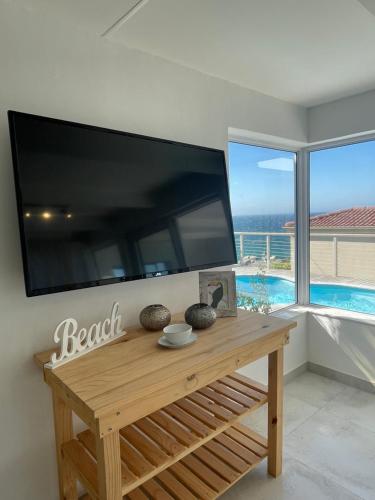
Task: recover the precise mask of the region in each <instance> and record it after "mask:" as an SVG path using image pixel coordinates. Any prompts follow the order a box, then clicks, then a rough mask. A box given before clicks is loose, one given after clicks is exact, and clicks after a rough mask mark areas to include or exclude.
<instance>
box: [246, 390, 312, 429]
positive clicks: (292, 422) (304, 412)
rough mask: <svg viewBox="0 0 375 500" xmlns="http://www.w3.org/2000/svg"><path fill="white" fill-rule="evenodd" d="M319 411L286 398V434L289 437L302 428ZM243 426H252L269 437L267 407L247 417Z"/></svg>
mask: <svg viewBox="0 0 375 500" xmlns="http://www.w3.org/2000/svg"><path fill="white" fill-rule="evenodd" d="M318 410H319V408H317V407H316V406H312V405H310V404H309V403H305V402H304V401H301V400H300V399H297V398H294V397H293V396H286V397H285V398H284V434H285V436H287V435H288V434H289V433H290V432H292V431H293V430H294V429H296V428H297V427H298V426H300V425H301V424H302V423H303V422H305V420H306V419H308V418H309V417H311V416H312V415H313V414H314V413H316V412H317V411H318ZM241 422H242V423H243V424H245V425H248V426H250V427H251V428H252V429H254V430H255V431H256V432H259V433H260V434H262V435H263V436H267V405H264V406H262V407H261V408H259V410H257V411H255V412H254V413H252V414H250V415H249V416H248V417H245V418H244V419H243V420H242V421H241Z"/></svg>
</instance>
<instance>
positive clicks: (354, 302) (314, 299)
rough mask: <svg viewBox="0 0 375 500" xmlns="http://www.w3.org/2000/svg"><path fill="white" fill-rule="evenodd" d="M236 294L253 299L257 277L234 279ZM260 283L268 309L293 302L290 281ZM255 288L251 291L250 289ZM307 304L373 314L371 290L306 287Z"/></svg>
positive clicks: (374, 305)
mask: <svg viewBox="0 0 375 500" xmlns="http://www.w3.org/2000/svg"><path fill="white" fill-rule="evenodd" d="M236 283H237V292H239V293H241V292H242V293H244V294H249V295H252V296H256V289H257V288H258V287H259V277H258V276H244V275H240V276H237V277H236ZM261 283H263V284H264V287H265V289H266V291H267V293H268V300H269V302H270V304H271V305H276V304H282V305H288V304H293V303H294V302H295V285H294V282H293V281H290V280H287V279H285V278H279V277H277V276H264V277H262V278H261ZM254 287H255V289H254ZM310 302H311V303H312V304H319V305H323V306H331V307H337V308H339V309H347V310H349V311H357V312H363V313H369V314H375V290H370V289H368V288H357V287H352V286H344V285H326V284H316V283H313V284H311V285H310Z"/></svg>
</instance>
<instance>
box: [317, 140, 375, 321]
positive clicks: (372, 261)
mask: <svg viewBox="0 0 375 500" xmlns="http://www.w3.org/2000/svg"><path fill="white" fill-rule="evenodd" d="M310 302H311V303H313V304H321V305H325V306H332V307H336V308H341V309H347V310H351V311H357V312H364V313H370V314H375V141H366V142H360V143H356V144H348V145H344V146H339V147H334V148H332V147H331V148H326V149H321V150H319V151H313V152H311V153H310Z"/></svg>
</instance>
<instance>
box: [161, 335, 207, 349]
mask: <svg viewBox="0 0 375 500" xmlns="http://www.w3.org/2000/svg"><path fill="white" fill-rule="evenodd" d="M197 338H198V335H197V334H196V333H191V334H190V337H189V338H188V339H187V341H186V342H184V343H183V344H178V345H177V344H171V343H170V342H168V340H167V339H166V337H165V335H163V336H162V337H160V339H159V340H158V344H159V345H161V346H163V347H168V349H180V348H181V347H186V346H188V345H190V344H193V343H194V342H195V341H196V340H197Z"/></svg>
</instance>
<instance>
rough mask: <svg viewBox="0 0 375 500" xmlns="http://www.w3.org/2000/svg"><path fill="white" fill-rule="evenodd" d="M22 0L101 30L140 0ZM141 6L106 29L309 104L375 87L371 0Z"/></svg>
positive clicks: (154, 0)
mask: <svg viewBox="0 0 375 500" xmlns="http://www.w3.org/2000/svg"><path fill="white" fill-rule="evenodd" d="M21 1H24V2H25V3H27V4H28V6H29V7H30V3H31V4H32V5H34V6H36V7H38V6H39V7H40V6H41V5H43V8H44V9H48V11H49V14H50V15H56V16H58V17H59V21H60V22H61V20H64V19H66V20H68V19H69V20H70V21H72V22H73V21H74V22H75V23H78V24H79V25H81V26H84V27H85V28H86V29H92V30H94V32H95V33H97V34H98V35H100V34H103V33H104V32H105V31H106V30H107V29H108V28H109V27H110V26H112V25H113V23H115V22H116V21H117V20H118V19H121V17H122V16H124V15H125V14H126V13H127V12H129V10H130V9H131V8H132V7H133V6H134V5H135V4H137V3H139V2H137V0H64V1H61V0H32V2H30V0H28V1H27V2H26V0H21ZM141 6H142V8H140V9H139V10H138V11H137V12H136V13H135V14H134V15H133V16H132V17H130V18H129V19H128V20H126V22H124V23H123V24H122V25H119V26H117V27H116V29H114V30H113V31H112V32H110V33H109V34H107V35H106V37H107V38H109V39H110V40H112V41H113V42H114V43H121V44H125V45H127V46H130V47H133V48H136V49H139V50H142V51H145V52H149V53H152V54H155V55H158V56H161V57H163V58H165V59H168V60H170V61H174V62H177V63H179V64H182V65H185V66H188V67H191V68H194V69H197V70H199V71H201V72H203V73H207V74H210V75H214V76H217V77H220V78H223V79H225V80H228V81H231V82H234V83H237V84H239V85H241V86H243V87H247V88H250V89H253V90H256V91H258V92H261V93H263V94H268V95H271V96H275V97H278V98H280V99H283V100H286V101H289V102H294V103H297V104H301V105H304V106H313V105H317V104H320V103H323V102H328V101H332V100H335V99H338V98H340V97H345V96H348V95H354V94H358V93H361V92H364V91H367V90H370V89H374V88H375V0H149V1H148V2H147V1H146V0H142V2H141ZM44 12H45V10H44ZM120 24H121V23H120Z"/></svg>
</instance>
